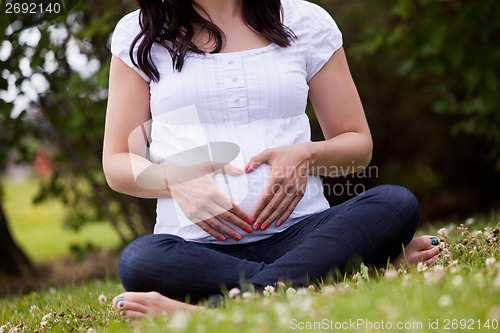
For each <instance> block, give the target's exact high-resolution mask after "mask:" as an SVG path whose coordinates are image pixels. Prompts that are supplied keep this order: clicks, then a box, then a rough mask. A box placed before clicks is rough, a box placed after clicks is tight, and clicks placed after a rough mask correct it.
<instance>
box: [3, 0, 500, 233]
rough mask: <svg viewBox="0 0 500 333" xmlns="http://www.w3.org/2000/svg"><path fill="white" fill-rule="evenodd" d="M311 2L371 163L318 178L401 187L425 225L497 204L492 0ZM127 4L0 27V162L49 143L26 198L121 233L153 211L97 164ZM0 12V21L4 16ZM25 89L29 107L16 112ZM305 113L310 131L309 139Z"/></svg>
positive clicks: (71, 221) (496, 56)
mask: <svg viewBox="0 0 500 333" xmlns="http://www.w3.org/2000/svg"><path fill="white" fill-rule="evenodd" d="M318 3H319V4H320V5H321V6H322V7H324V8H325V9H327V10H328V11H329V12H330V13H331V14H332V16H333V17H334V18H335V20H336V21H337V23H338V25H339V27H340V28H341V30H342V31H343V35H344V47H345V49H346V53H347V56H348V59H349V62H350V66H351V71H352V74H353V76H354V79H355V81H356V83H357V87H358V90H359V92H360V95H361V98H362V101H363V103H364V106H365V111H366V114H367V117H368V120H369V123H370V126H371V130H372V134H373V138H374V144H375V148H374V158H373V161H372V165H374V166H376V167H377V168H378V173H377V175H376V177H372V178H369V179H361V178H359V177H356V176H351V177H347V178H344V179H335V180H327V182H329V183H338V182H340V183H344V184H345V183H346V182H357V183H363V184H365V185H366V186H374V185H378V184H384V183H393V184H399V185H403V186H406V187H408V188H409V189H411V190H412V191H413V192H414V193H415V194H416V195H417V197H418V198H419V200H420V201H421V206H422V212H423V220H424V221H431V220H435V219H439V218H445V217H450V216H455V217H466V216H468V215H472V214H475V213H477V212H487V211H489V210H490V209H492V208H494V207H498V203H499V201H500V198H499V195H498V187H499V185H500V174H499V172H498V171H499V170H500V113H499V111H498V110H499V107H500V99H499V95H498V88H499V87H498V86H499V74H500V68H499V66H500V48H498V43H497V42H495V40H496V38H497V37H498V35H499V33H500V31H499V30H500V21H499V20H497V19H496V18H498V17H500V4H499V3H498V1H497V0H478V1H467V0H446V1H444V0H443V1H438V0H392V1H389V0H377V1H362V0H356V1H345V0H330V1H318ZM134 8H135V4H134V2H133V1H128V0H127V1H126V0H110V1H105V2H104V1H96V0H89V1H85V2H83V1H82V2H79V3H78V4H77V5H76V7H75V8H73V9H72V10H71V11H70V12H69V14H68V15H64V16H61V17H59V18H56V19H54V20H52V21H50V22H49V23H47V24H42V25H39V26H38V27H36V28H34V29H32V31H34V33H35V34H37V32H36V31H39V35H40V38H39V41H38V42H37V43H30V42H29V41H26V38H25V37H26V36H25V35H24V36H23V33H22V32H16V33H10V34H9V33H7V34H6V35H3V37H2V42H1V45H2V49H4V48H6V49H10V50H11V52H8V54H7V53H6V52H2V55H1V63H0V73H1V76H2V79H1V80H0V91H3V93H2V94H0V97H2V98H0V128H1V130H0V165H2V164H3V165H4V166H5V165H6V164H7V161H8V162H9V163H13V162H15V163H19V162H23V161H24V162H28V163H31V162H32V161H33V159H34V156H35V155H36V154H37V153H40V152H41V151H42V152H43V151H44V149H47V148H48V149H49V151H50V157H51V159H52V160H53V171H54V172H53V173H52V174H51V176H50V177H48V178H44V179H41V180H40V181H39V191H38V195H36V197H35V198H34V200H35V201H36V202H43V201H44V200H47V199H49V198H57V199H58V200H60V201H61V202H63V203H64V204H65V205H66V206H68V207H69V208H70V209H68V211H67V212H68V213H67V216H66V218H65V221H66V224H67V225H68V226H70V227H72V228H75V229H78V228H79V227H80V226H82V225H83V224H85V223H89V222H91V221H106V222H108V223H111V224H112V225H113V227H114V229H115V230H116V232H117V233H118V235H119V237H120V238H121V239H122V241H123V242H126V241H128V240H129V239H130V238H133V237H136V236H138V235H140V234H143V233H148V232H151V230H152V226H153V224H154V216H155V211H154V201H153V200H142V199H137V198H130V197H125V196H123V195H120V194H117V193H115V192H113V191H111V190H110V189H109V188H108V186H107V184H106V182H105V179H104V176H103V173H102V168H101V151H102V136H103V129H104V116H105V109H106V96H107V90H106V89H107V80H108V74H109V60H110V51H109V46H110V35H111V33H112V31H113V29H114V26H115V24H116V22H117V21H118V20H119V19H120V18H121V17H122V16H123V15H124V14H125V13H127V12H129V11H131V10H133V9H134ZM3 12H4V10H3V9H2V12H0V15H2V14H1V13H3ZM0 22H1V23H0V30H2V31H7V30H6V28H7V26H8V24H9V22H8V20H7V18H6V17H1V20H0ZM70 49H71V50H73V51H74V52H69V51H68V50H70ZM75 50H76V51H75ZM75 52H76V53H75ZM82 57H83V59H84V60H85V59H86V62H85V61H83V63H85V65H84V66H83V68H78V66H76V65H75V58H79V60H80V63H81V62H82V60H81V59H82ZM77 60H78V59H77ZM80 67H81V66H80ZM84 68H85V69H86V70H83V69H84ZM40 82H42V83H43V84H42V86H43V85H45V88H46V89H41V90H39V91H37V90H36V89H35V88H33V85H32V84H33V83H38V84H35V86H38V87H40ZM12 91H17V94H15V95H16V96H15V98H12V97H11V96H12ZM8 92H9V93H8ZM9 96H10V97H9ZM23 96H29V99H30V100H31V102H30V103H29V105H25V106H24V107H21V108H19V106H18V107H17V108H14V104H15V102H16V101H19V100H20V99H22V98H23ZM308 113H309V115H310V117H311V122H312V127H313V138H314V139H320V138H321V133H320V130H319V126H318V125H317V123H316V121H315V119H314V115H313V113H312V112H311V110H310V109H309V110H308ZM0 187H1V184H0ZM329 199H330V201H331V202H332V203H338V202H339V201H341V200H344V199H346V196H345V195H341V196H331V197H330V198H329ZM0 202H1V201H0Z"/></svg>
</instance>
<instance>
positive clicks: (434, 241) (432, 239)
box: [431, 238, 439, 245]
mask: <svg viewBox="0 0 500 333" xmlns="http://www.w3.org/2000/svg"><path fill="white" fill-rule="evenodd" d="M438 244H439V239H438V238H431V245H438Z"/></svg>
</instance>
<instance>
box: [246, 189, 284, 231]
mask: <svg viewBox="0 0 500 333" xmlns="http://www.w3.org/2000/svg"><path fill="white" fill-rule="evenodd" d="M292 200H293V196H289V195H286V194H285V193H284V191H282V193H277V194H276V195H275V196H274V197H273V199H272V200H271V202H269V204H267V206H266V207H265V208H264V210H263V211H262V212H261V213H260V215H259V218H258V219H257V221H256V222H255V223H256V224H261V229H262V230H266V229H267V227H269V225H271V224H272V223H273V222H274V221H275V220H276V219H277V218H278V217H279V216H280V215H281V214H283V213H284V212H285V210H286V208H287V207H288V205H289V204H290V203H291V202H292Z"/></svg>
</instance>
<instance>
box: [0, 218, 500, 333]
mask: <svg viewBox="0 0 500 333" xmlns="http://www.w3.org/2000/svg"><path fill="white" fill-rule="evenodd" d="M463 223H464V225H465V226H464V227H460V228H457V227H459V224H457V225H451V226H448V227H446V228H443V229H441V230H440V235H441V236H440V237H441V238H442V240H443V241H444V242H445V243H444V245H443V251H442V258H441V259H439V262H437V263H436V264H435V265H432V266H430V267H426V266H422V265H420V266H418V267H414V268H412V269H409V270H406V271H399V272H396V271H394V270H390V269H388V270H385V271H383V270H368V269H367V268H366V267H364V266H361V269H360V270H359V271H356V272H353V274H348V275H346V277H345V278H344V279H343V281H339V282H338V283H336V284H326V283H325V284H320V285H317V286H316V287H315V288H312V287H311V288H310V289H306V288H298V289H293V288H289V287H276V289H275V291H274V292H272V293H268V294H269V295H267V296H266V295H258V294H256V295H254V294H249V293H243V294H241V293H240V294H238V292H237V291H232V292H231V294H232V296H233V297H232V298H230V297H227V304H226V306H225V307H219V308H216V309H214V310H211V311H206V312H197V313H184V312H178V313H174V314H172V315H169V316H166V317H157V318H151V319H147V320H143V321H140V322H138V323H136V325H135V326H134V327H131V326H130V324H129V322H128V321H127V320H124V319H121V318H120V317H119V315H118V313H117V312H116V311H115V310H114V309H113V308H112V306H111V300H112V298H113V297H114V296H115V295H116V294H118V293H120V292H122V291H123V289H122V287H121V285H120V284H119V282H118V281H117V280H106V281H95V282H88V283H85V284H82V285H74V286H71V287H65V288H59V289H50V290H43V291H40V292H36V293H35V292H34V293H32V294H29V295H12V296H9V297H5V298H3V299H0V308H1V309H2V310H1V312H0V325H4V326H3V328H4V332H8V331H9V330H11V331H14V330H15V329H16V328H17V329H18V331H23V330H24V331H26V332H31V331H35V330H38V332H46V331H51V332H66V331H81V332H94V331H97V332H101V331H103V332H112V331H118V332H134V331H135V332H166V331H175V332H238V333H244V332H259V333H260V332H286V331H309V332H311V331H333V330H342V331H351V332H381V331H385V330H394V331H400V332H421V331H423V332H461V331H464V332H465V331H471V330H474V331H482V332H498V330H499V321H500V264H499V262H500V249H499V240H498V239H499V234H498V227H499V226H500V223H499V222H498V216H492V217H491V218H488V219H482V220H481V221H476V222H473V220H468V221H467V224H468V225H467V224H466V223H465V221H463ZM437 231H438V230H437V228H435V229H430V230H422V231H421V232H420V233H429V234H436V233H437ZM312 289H314V290H312ZM1 331H2V330H1V329H0V332H1Z"/></svg>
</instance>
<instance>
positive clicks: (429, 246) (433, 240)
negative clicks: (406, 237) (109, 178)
mask: <svg viewBox="0 0 500 333" xmlns="http://www.w3.org/2000/svg"><path fill="white" fill-rule="evenodd" d="M439 242H440V241H439V238H438V237H436V236H429V235H425V236H421V237H418V238H414V239H412V241H411V242H410V243H408V245H406V246H405V248H404V250H403V251H402V252H401V253H400V254H399V255H398V256H397V257H396V259H394V260H393V261H392V262H391V264H392V265H393V266H394V268H396V269H399V268H400V267H401V266H403V265H408V266H411V265H416V264H418V263H419V262H422V263H424V264H426V265H427V266H429V265H430V264H432V263H433V262H434V261H436V260H437V259H438V258H439V252H441V250H440V247H439Z"/></svg>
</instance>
